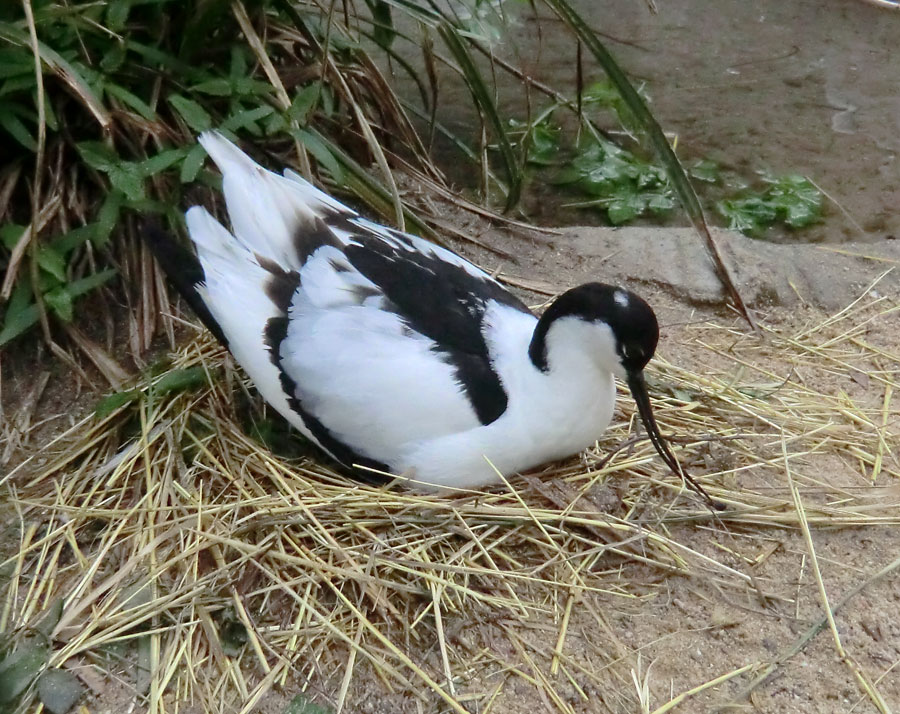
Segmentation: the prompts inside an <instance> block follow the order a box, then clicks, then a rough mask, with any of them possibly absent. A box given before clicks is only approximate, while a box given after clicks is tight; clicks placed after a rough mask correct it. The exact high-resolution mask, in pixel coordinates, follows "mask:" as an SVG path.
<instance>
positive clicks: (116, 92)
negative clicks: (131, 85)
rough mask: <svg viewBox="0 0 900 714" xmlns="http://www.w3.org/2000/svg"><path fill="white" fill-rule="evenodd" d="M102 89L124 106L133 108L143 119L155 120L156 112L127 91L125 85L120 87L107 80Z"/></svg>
mask: <svg viewBox="0 0 900 714" xmlns="http://www.w3.org/2000/svg"><path fill="white" fill-rule="evenodd" d="M103 89H104V91H105V92H106V93H107V94H109V95H111V96H113V97H115V98H116V99H118V100H119V101H121V102H122V103H123V104H125V105H126V106H128V107H131V108H132V109H134V111H136V112H137V113H138V114H140V115H141V116H142V117H144V119H146V120H147V121H156V119H157V116H156V112H155V111H153V109H152V108H151V107H150V105H149V104H147V102H145V101H144V100H143V99H141V98H140V97H139V96H137V95H136V94H133V93H132V92H129V91H128V90H127V89H125V87H120V86H119V85H117V84H112V83H110V82H107V84H106V85H105V86H104V88H103Z"/></svg>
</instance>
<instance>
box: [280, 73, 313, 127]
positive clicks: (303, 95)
mask: <svg viewBox="0 0 900 714" xmlns="http://www.w3.org/2000/svg"><path fill="white" fill-rule="evenodd" d="M319 89H320V87H319V83H318V82H313V83H312V84H308V85H307V86H305V87H304V88H303V89H301V90H300V91H299V92H297V94H295V95H294V98H293V99H292V100H291V106H290V107H289V108H288V110H287V114H288V116H289V117H290V118H291V119H293V120H294V121H296V122H297V123H299V124H300V125H301V126H302V125H304V124H306V122H307V121H308V120H309V115H310V112H311V111H312V110H313V109H315V106H316V104H318V102H319Z"/></svg>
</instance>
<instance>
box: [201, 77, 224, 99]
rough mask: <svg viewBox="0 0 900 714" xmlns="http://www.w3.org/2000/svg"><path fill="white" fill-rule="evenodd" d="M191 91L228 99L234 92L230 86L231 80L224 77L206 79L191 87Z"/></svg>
mask: <svg viewBox="0 0 900 714" xmlns="http://www.w3.org/2000/svg"><path fill="white" fill-rule="evenodd" d="M191 90H192V91H194V92H201V93H202V94H211V95H212V96H214V97H230V96H231V95H232V93H233V92H234V87H233V86H232V84H231V80H229V79H225V78H224V77H216V78H215V79H208V80H206V81H204V82H200V83H198V84H195V85H193V86H192V87H191Z"/></svg>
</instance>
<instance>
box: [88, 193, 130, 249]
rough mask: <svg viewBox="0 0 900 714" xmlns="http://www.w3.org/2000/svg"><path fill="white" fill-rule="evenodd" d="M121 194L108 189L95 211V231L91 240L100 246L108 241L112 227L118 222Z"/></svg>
mask: <svg viewBox="0 0 900 714" xmlns="http://www.w3.org/2000/svg"><path fill="white" fill-rule="evenodd" d="M122 199H123V196H122V194H121V193H119V192H118V191H110V193H109V194H108V195H107V197H106V200H105V201H104V202H103V205H102V206H100V210H99V211H97V231H96V233H95V234H94V237H93V241H94V242H95V243H96V244H97V246H99V247H100V248H102V247H104V246H105V245H106V244H107V243H108V242H109V237H110V235H112V232H113V228H115V227H116V224H117V223H118V222H119V211H120V210H121V208H122Z"/></svg>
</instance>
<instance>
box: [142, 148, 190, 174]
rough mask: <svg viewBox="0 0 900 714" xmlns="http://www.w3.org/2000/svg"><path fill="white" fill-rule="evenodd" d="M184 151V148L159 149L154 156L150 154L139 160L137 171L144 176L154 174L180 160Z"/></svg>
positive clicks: (185, 151)
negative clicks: (147, 157)
mask: <svg viewBox="0 0 900 714" xmlns="http://www.w3.org/2000/svg"><path fill="white" fill-rule="evenodd" d="M186 153H187V150H186V149H168V150H166V151H160V152H159V153H158V154H156V155H155V156H151V157H150V158H149V159H145V160H144V161H141V162H140V163H139V164H138V172H139V173H140V175H141V176H144V177H150V176H155V175H156V174H158V173H160V172H162V171H165V170H166V169H167V168H169V167H170V166H172V165H173V164H175V163H177V162H178V161H181V159H183V158H184V155H185V154H186Z"/></svg>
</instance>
